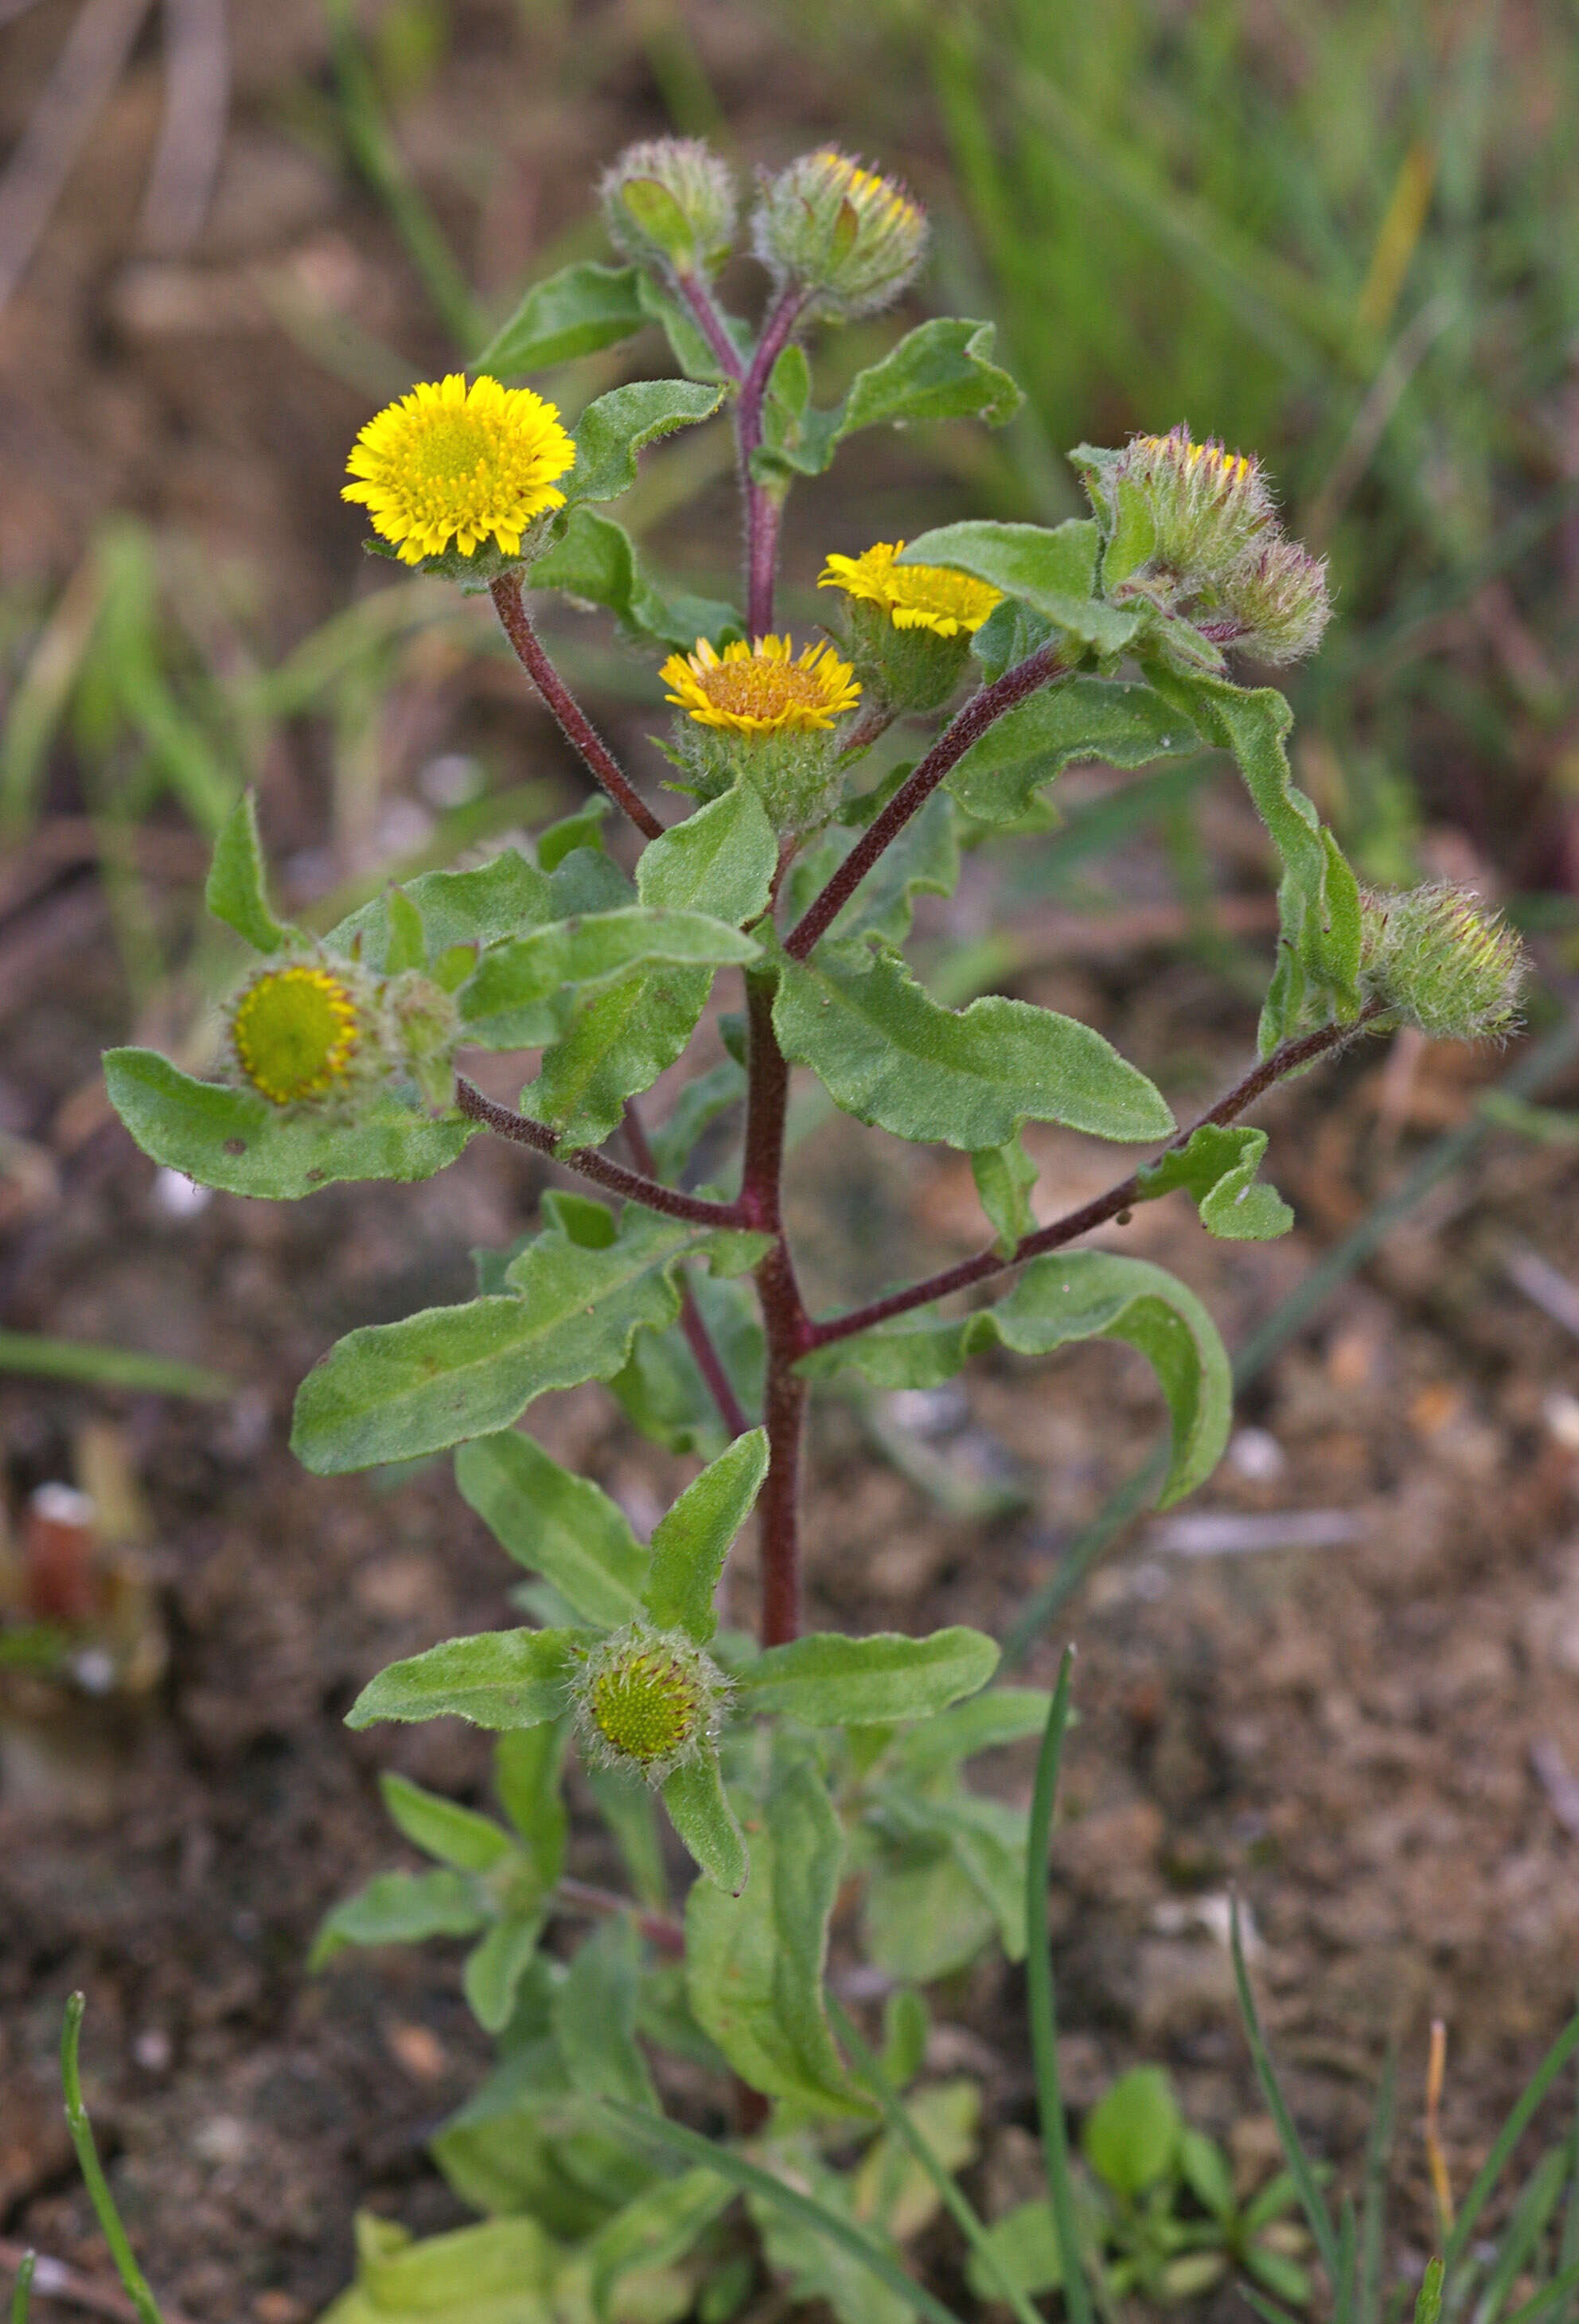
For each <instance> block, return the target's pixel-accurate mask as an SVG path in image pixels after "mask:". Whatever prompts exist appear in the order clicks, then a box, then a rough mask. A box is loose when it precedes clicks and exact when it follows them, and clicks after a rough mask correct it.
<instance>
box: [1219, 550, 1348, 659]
mask: <svg viewBox="0 0 1579 2324" xmlns="http://www.w3.org/2000/svg"><path fill="white" fill-rule="evenodd" d="M1223 603H1224V604H1225V605H1226V607H1227V609H1228V612H1229V613H1230V614H1231V616H1232V617H1233V622H1234V624H1235V628H1234V631H1233V634H1232V635H1231V636H1230V637H1229V639H1228V641H1227V642H1228V643H1230V644H1232V645H1233V646H1235V647H1237V649H1238V650H1239V651H1240V652H1241V653H1246V654H1253V656H1254V657H1255V659H1256V660H1257V661H1265V662H1286V661H1303V660H1304V659H1305V658H1306V656H1307V654H1313V653H1314V652H1315V651H1316V648H1317V646H1318V645H1319V644H1320V643H1321V639H1322V632H1323V631H1324V630H1325V628H1326V625H1327V622H1328V619H1329V617H1330V615H1331V613H1332V607H1331V605H1330V604H1329V603H1328V600H1327V593H1326V560H1325V558H1320V557H1312V555H1311V554H1310V551H1309V550H1308V549H1302V548H1301V547H1300V545H1299V543H1298V542H1297V540H1288V539H1283V538H1281V537H1279V539H1276V540H1271V541H1269V542H1268V543H1267V544H1266V545H1265V547H1263V548H1260V549H1256V550H1254V551H1252V553H1251V556H1250V557H1249V558H1246V560H1245V561H1244V563H1243V564H1242V566H1240V567H1238V569H1237V570H1236V571H1235V572H1233V573H1231V574H1230V575H1229V576H1228V579H1227V581H1226V582H1225V583H1224V584H1223ZM1202 626H1203V627H1204V628H1205V631H1206V632H1207V635H1208V636H1210V635H1211V634H1212V623H1211V622H1210V621H1209V620H1208V621H1204V622H1203V624H1202Z"/></svg>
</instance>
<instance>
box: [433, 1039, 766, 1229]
mask: <svg viewBox="0 0 1579 2324" xmlns="http://www.w3.org/2000/svg"><path fill="white" fill-rule="evenodd" d="M455 1102H456V1104H457V1106H458V1107H459V1109H460V1111H461V1112H462V1113H464V1114H465V1115H466V1119H467V1120H470V1121H480V1122H481V1123H482V1124H483V1125H484V1127H485V1129H488V1130H494V1132H495V1133H496V1134H497V1135H498V1136H499V1137H501V1138H508V1139H512V1140H513V1141H514V1143H515V1144H516V1145H517V1146H530V1147H531V1148H532V1150H533V1152H534V1153H537V1154H547V1155H549V1157H551V1158H552V1159H553V1160H554V1161H556V1162H559V1163H562V1164H563V1165H564V1167H565V1168H566V1169H567V1170H575V1171H577V1172H578V1173H579V1175H580V1176H582V1177H583V1178H590V1179H591V1180H592V1182H593V1184H594V1185H596V1186H603V1187H605V1188H606V1189H607V1191H608V1192H609V1193H610V1194H623V1196H624V1198H625V1200H626V1201H627V1202H631V1203H643V1204H644V1205H645V1206H646V1208H647V1209H648V1210H650V1211H661V1212H662V1213H663V1214H664V1216H665V1217H666V1218H670V1219H686V1220H688V1221H689V1222H690V1223H691V1224H692V1225H693V1226H699V1227H741V1226H747V1225H749V1224H750V1223H751V1222H750V1221H749V1219H748V1218H747V1217H746V1215H745V1213H744V1210H743V1206H742V1204H741V1203H739V1202H734V1203H714V1202H709V1201H707V1200H706V1197H705V1196H703V1195H701V1194H681V1193H680V1191H679V1187H678V1186H665V1185H661V1184H660V1181H659V1180H658V1179H656V1178H644V1177H642V1176H640V1175H639V1174H638V1173H637V1172H636V1171H634V1170H627V1169H626V1168H625V1167H624V1165H623V1163H620V1162H611V1161H610V1159H609V1157H608V1156H607V1155H606V1154H600V1153H599V1152H598V1151H597V1149H596V1147H592V1146H577V1147H575V1148H572V1149H571V1151H570V1152H569V1153H568V1154H560V1153H558V1152H557V1151H556V1150H555V1148H556V1140H555V1137H554V1132H553V1131H552V1130H550V1129H549V1127H548V1125H547V1124H546V1123H545V1122H541V1121H533V1120H531V1119H530V1118H529V1117H528V1116H527V1115H526V1114H524V1113H512V1111H511V1110H510V1108H509V1107H508V1106H507V1105H496V1104H495V1103H494V1100H493V1099H492V1098H491V1097H485V1096H484V1095H483V1093H482V1091H481V1090H480V1089H478V1088H477V1086H476V1084H475V1083H474V1082H468V1081H467V1079H466V1075H465V1074H457V1075H456V1077H455Z"/></svg>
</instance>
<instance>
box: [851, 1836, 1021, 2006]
mask: <svg viewBox="0 0 1579 2324" xmlns="http://www.w3.org/2000/svg"><path fill="white" fill-rule="evenodd" d="M995 1925H996V1923H995V1922H994V1919H993V1910H992V1907H991V1905H990V1904H987V1903H986V1902H985V1900H984V1899H983V1895H982V1893H981V1889H980V1887H979V1886H977V1884H976V1883H975V1882H974V1881H973V1880H971V1879H970V1878H969V1877H967V1876H966V1874H965V1870H964V1868H963V1867H962V1866H961V1865H960V1863H959V1861H958V1859H957V1858H956V1856H955V1854H954V1852H953V1850H952V1849H950V1848H949V1847H947V1846H946V1843H945V1842H944V1841H943V1840H940V1839H938V1838H937V1837H936V1836H931V1837H928V1839H925V1840H910V1841H909V1842H908V1843H906V1844H904V1845H898V1844H896V1845H895V1846H894V1847H893V1848H892V1849H891V1851H889V1852H888V1853H887V1854H886V1855H885V1858H883V1859H882V1860H881V1861H880V1862H879V1863H877V1864H876V1865H874V1866H873V1867H871V1868H870V1869H869V1870H868V1872H867V1876H866V1880H865V1884H864V1891H863V1896H862V1900H861V1937H862V1944H863V1949H864V1951H865V1955H866V1958H867V1959H868V1960H870V1961H871V1962H872V1963H873V1966H874V1967H875V1968H878V1969H884V1970H886V1971H887V1973H888V1975H889V1976H890V1977H892V1978H900V1979H902V1980H904V1981H906V1982H908V1983H910V1984H914V1985H930V1984H931V1983H932V1982H933V1980H934V1979H935V1978H940V1977H947V1976H949V1975H950V1974H951V1973H952V1972H953V1971H954V1970H955V1969H964V1968H965V1964H966V1963H967V1962H969V1961H973V1960H974V1959H975V1957H976V1955H977V1954H978V1953H979V1952H980V1951H981V1950H982V1948H983V1945H986V1944H989V1943H990V1942H991V1941H992V1938H993V1930H994V1927H995Z"/></svg>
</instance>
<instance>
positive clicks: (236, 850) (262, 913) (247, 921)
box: [203, 790, 291, 952]
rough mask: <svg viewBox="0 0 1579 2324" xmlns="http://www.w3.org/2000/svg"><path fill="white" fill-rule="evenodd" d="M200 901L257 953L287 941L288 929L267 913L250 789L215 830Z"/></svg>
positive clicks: (275, 948)
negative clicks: (206, 878)
mask: <svg viewBox="0 0 1579 2324" xmlns="http://www.w3.org/2000/svg"><path fill="white" fill-rule="evenodd" d="M203 901H204V902H205V903H206V904H207V905H208V909H209V910H210V911H211V912H212V913H213V915H214V917H215V918H216V919H217V920H223V921H224V922H225V925H226V927H231V928H234V929H235V933H236V935H237V936H245V939H246V941H247V943H248V944H249V945H255V946H256V948H257V950H258V951H259V952H278V951H279V949H280V947H281V945H287V944H289V943H290V942H291V930H290V929H289V928H288V927H285V926H284V925H283V924H282V922H281V921H279V920H277V919H276V918H274V915H273V913H272V911H271V910H270V909H269V899H268V892H267V890H266V889H265V887H264V884H263V848H262V846H261V845H260V844H259V840H258V806H257V794H256V792H255V791H251V790H245V791H243V793H242V795H241V797H240V798H238V799H237V800H236V802H235V806H234V807H232V808H231V810H230V813H229V814H228V815H227V816H226V818H225V820H224V822H223V823H222V824H221V825H220V826H219V835H218V837H217V839H216V840H215V842H214V861H213V862H212V863H211V864H210V865H209V867H208V886H207V887H206V888H205V889H204V890H203Z"/></svg>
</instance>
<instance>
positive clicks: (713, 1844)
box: [663, 1751, 751, 2022]
mask: <svg viewBox="0 0 1579 2324" xmlns="http://www.w3.org/2000/svg"><path fill="white" fill-rule="evenodd" d="M663 1804H664V1806H665V1807H666V1808H667V1809H668V1810H669V1821H670V1823H672V1824H673V1826H674V1828H675V1830H676V1831H677V1832H679V1836H680V1838H681V1840H683V1841H684V1842H685V1844H686V1847H687V1848H688V1849H689V1851H690V1853H691V1855H692V1856H693V1857H694V1858H695V1859H696V1861H697V1864H698V1865H699V1866H700V1867H701V1869H702V1870H703V1872H705V1873H706V1877H707V1881H708V1882H711V1884H712V1886H714V1887H715V1888H718V1889H722V1890H723V1891H724V1892H725V1895H730V1896H738V1895H739V1894H740V1892H741V1890H742V1889H743V1887H744V1886H745V1885H746V1877H747V1874H748V1873H749V1871H750V1869H751V1859H750V1858H749V1856H748V1855H747V1853H746V1845H745V1838H744V1835H743V1832H742V1831H741V1829H740V1826H739V1824H738V1822H737V1821H735V1815H734V1809H733V1808H732V1807H731V1806H730V1804H729V1795H728V1794H727V1793H726V1792H725V1788H724V1778H723V1776H722V1775H721V1774H720V1773H719V1768H718V1755H717V1753H716V1751H704V1752H703V1754H702V1755H701V1757H700V1758H697V1759H690V1760H688V1761H687V1763H686V1765H685V1766H683V1767H677V1768H676V1769H675V1771H674V1773H673V1775H667V1776H665V1778H664V1782H663ZM703 1886H706V1882H703V1881H697V1884H696V1886H695V1887H693V1888H692V1890H691V1895H693V1896H695V1895H696V1893H697V1888H700V1887H703ZM698 2022H699V2021H698Z"/></svg>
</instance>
